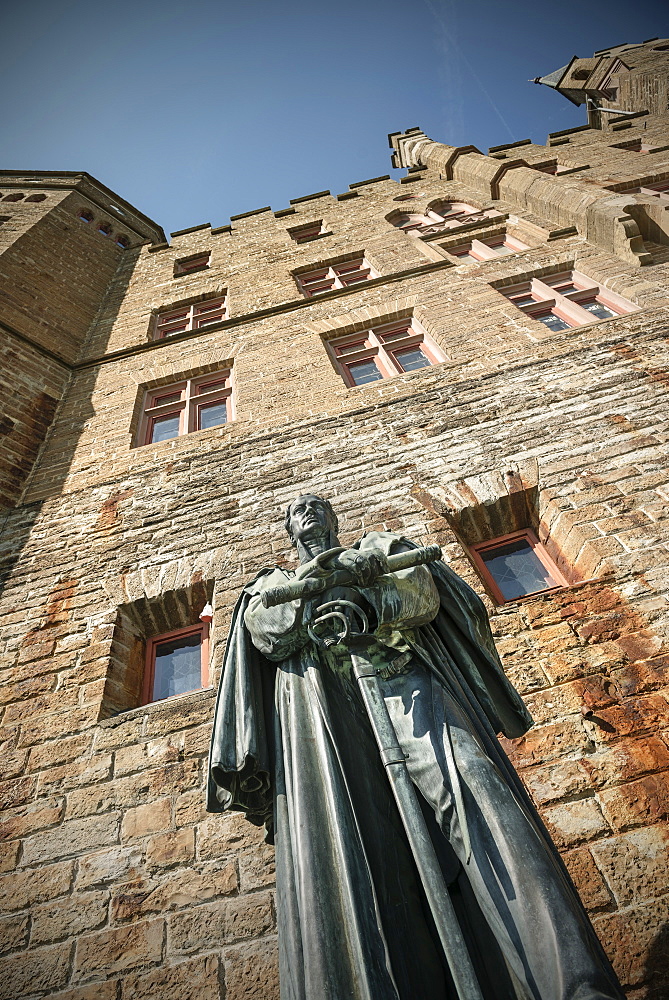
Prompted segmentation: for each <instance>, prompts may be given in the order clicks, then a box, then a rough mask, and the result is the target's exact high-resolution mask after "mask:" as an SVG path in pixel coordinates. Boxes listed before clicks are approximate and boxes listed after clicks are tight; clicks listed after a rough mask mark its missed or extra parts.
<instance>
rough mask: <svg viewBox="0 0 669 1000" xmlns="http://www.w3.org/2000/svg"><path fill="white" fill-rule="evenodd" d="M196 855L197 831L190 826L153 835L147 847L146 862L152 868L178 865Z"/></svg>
mask: <svg viewBox="0 0 669 1000" xmlns="http://www.w3.org/2000/svg"><path fill="white" fill-rule="evenodd" d="M194 856H195V831H194V830H193V829H192V827H190V828H188V827H187V828H186V829H184V830H175V831H174V832H172V833H161V834H159V835H158V836H156V837H151V839H150V840H149V842H148V844H147V847H146V863H147V865H148V866H149V867H150V868H158V867H161V866H164V865H177V864H181V863H182V862H184V861H191V860H192V858H193V857H194Z"/></svg>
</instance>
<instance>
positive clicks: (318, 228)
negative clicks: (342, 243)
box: [288, 219, 325, 243]
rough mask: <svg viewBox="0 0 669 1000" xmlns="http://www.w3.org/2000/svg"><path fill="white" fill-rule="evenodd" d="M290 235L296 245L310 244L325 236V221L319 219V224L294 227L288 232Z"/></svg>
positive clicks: (308, 223) (312, 223)
mask: <svg viewBox="0 0 669 1000" xmlns="http://www.w3.org/2000/svg"><path fill="white" fill-rule="evenodd" d="M288 235H289V236H290V238H291V240H295V242H296V243H309V242H310V241H311V240H315V239H317V238H318V237H319V236H324V235H325V229H324V228H323V220H322V219H319V220H318V222H307V223H305V224H304V225H302V226H294V227H293V228H292V229H289V230H288Z"/></svg>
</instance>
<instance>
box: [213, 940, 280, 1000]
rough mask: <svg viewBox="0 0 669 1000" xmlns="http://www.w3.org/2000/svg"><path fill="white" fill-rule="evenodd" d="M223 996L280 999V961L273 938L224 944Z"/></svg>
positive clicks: (241, 999)
mask: <svg viewBox="0 0 669 1000" xmlns="http://www.w3.org/2000/svg"><path fill="white" fill-rule="evenodd" d="M223 957H224V962H225V989H226V992H225V997H226V1000H256V998H257V997H263V1000H279V965H278V952H277V947H276V941H275V940H274V939H272V938H264V939H263V940H262V941H254V942H253V943H252V944H243V945H236V946H235V947H233V948H226V949H225V952H224V955H223Z"/></svg>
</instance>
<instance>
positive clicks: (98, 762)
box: [37, 754, 112, 795]
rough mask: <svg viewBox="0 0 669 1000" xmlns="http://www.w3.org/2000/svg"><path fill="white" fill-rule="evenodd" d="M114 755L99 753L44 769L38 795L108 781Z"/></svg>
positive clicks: (40, 777)
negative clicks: (95, 755)
mask: <svg viewBox="0 0 669 1000" xmlns="http://www.w3.org/2000/svg"><path fill="white" fill-rule="evenodd" d="M111 766H112V755H111V754H99V755H98V756H97V757H88V758H83V759H80V760H76V761H70V762H68V763H67V764H61V765H59V766H57V767H51V768H49V770H47V771H43V772H42V773H41V774H40V776H39V784H38V789H37V794H38V795H58V794H59V793H62V792H67V791H69V789H71V788H80V787H82V786H85V785H91V784H95V783H96V782H98V781H106V780H107V778H109V776H110V774H111Z"/></svg>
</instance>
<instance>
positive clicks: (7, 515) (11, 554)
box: [0, 503, 42, 595]
mask: <svg viewBox="0 0 669 1000" xmlns="http://www.w3.org/2000/svg"><path fill="white" fill-rule="evenodd" d="M41 510H42V504H41V503H31V504H26V505H25V506H23V507H18V508H14V509H13V510H8V511H5V512H4V514H3V516H2V520H0V595H1V594H2V593H3V592H4V589H5V585H6V584H7V581H8V580H9V578H10V577H11V575H12V573H13V571H14V567H15V565H16V563H17V562H18V559H19V557H20V555H21V553H22V551H23V547H24V545H25V544H26V542H27V540H28V538H29V537H30V533H31V531H32V529H33V526H34V524H35V522H36V521H37V519H38V517H39V515H40V512H41Z"/></svg>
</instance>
